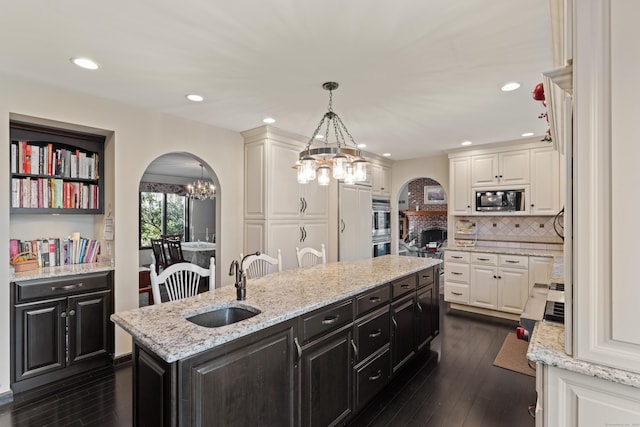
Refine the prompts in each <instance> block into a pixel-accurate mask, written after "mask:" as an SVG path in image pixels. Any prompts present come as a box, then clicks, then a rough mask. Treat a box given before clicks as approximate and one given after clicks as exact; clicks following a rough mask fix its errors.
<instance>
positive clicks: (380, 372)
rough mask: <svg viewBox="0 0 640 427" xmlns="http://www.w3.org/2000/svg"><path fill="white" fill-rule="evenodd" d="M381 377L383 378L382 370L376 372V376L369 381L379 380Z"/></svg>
mask: <svg viewBox="0 0 640 427" xmlns="http://www.w3.org/2000/svg"><path fill="white" fill-rule="evenodd" d="M381 376H382V370H381V369H378V372H376V374H375V375H372V376H370V377H369V381H376V380H379V379H380V377H381Z"/></svg>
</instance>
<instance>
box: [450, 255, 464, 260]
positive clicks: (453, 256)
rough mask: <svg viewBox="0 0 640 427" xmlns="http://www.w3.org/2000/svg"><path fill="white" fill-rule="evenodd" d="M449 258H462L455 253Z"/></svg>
mask: <svg viewBox="0 0 640 427" xmlns="http://www.w3.org/2000/svg"><path fill="white" fill-rule="evenodd" d="M451 258H455V259H462V257H461V256H455V255H451Z"/></svg>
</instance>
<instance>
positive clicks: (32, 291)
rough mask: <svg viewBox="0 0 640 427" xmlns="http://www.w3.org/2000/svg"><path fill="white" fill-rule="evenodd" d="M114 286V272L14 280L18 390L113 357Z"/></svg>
mask: <svg viewBox="0 0 640 427" xmlns="http://www.w3.org/2000/svg"><path fill="white" fill-rule="evenodd" d="M112 287H113V275H112V273H111V272H100V273H90V274H85V275H75V276H64V278H48V279H37V280H27V281H21V282H14V283H12V286H11V299H12V301H13V304H12V305H11V322H12V326H11V331H12V333H11V349H12V353H11V366H12V368H11V388H12V389H13V391H14V393H19V392H22V391H26V390H29V389H32V388H35V387H38V386H42V385H45V384H48V383H51V382H54V381H57V380H62V379H64V378H67V377H70V376H72V375H75V374H78V373H81V372H85V371H88V370H91V369H94V368H97V367H101V366H106V365H108V364H111V363H112V355H113V334H114V332H113V324H112V323H111V322H110V321H109V316H110V315H111V313H112V312H113V303H112V300H111V292H112Z"/></svg>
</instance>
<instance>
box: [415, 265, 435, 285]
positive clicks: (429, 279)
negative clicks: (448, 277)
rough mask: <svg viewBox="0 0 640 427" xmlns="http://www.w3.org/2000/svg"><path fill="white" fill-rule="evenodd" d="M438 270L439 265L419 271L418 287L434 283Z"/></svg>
mask: <svg viewBox="0 0 640 427" xmlns="http://www.w3.org/2000/svg"><path fill="white" fill-rule="evenodd" d="M436 271H438V268H437V267H431V268H427V269H426V270H422V271H419V272H418V287H419V288H421V287H423V286H427V285H430V284H432V283H433V280H434V275H435V274H436Z"/></svg>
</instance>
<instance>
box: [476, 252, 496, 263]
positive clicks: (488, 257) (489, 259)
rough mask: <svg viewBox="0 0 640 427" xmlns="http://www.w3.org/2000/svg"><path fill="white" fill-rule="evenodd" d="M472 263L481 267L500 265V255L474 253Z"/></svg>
mask: <svg viewBox="0 0 640 427" xmlns="http://www.w3.org/2000/svg"><path fill="white" fill-rule="evenodd" d="M471 263H472V264H481V265H498V254H483V253H473V254H471Z"/></svg>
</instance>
